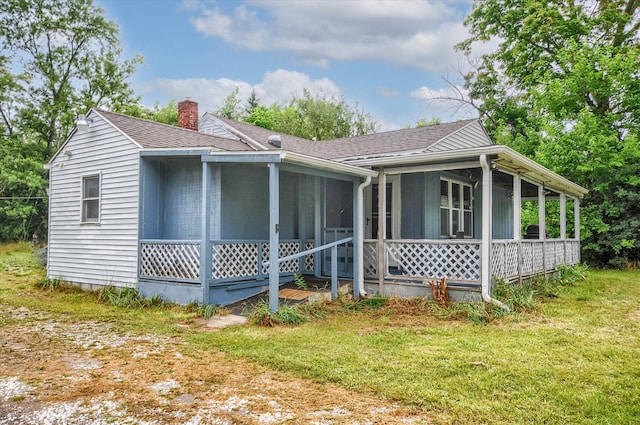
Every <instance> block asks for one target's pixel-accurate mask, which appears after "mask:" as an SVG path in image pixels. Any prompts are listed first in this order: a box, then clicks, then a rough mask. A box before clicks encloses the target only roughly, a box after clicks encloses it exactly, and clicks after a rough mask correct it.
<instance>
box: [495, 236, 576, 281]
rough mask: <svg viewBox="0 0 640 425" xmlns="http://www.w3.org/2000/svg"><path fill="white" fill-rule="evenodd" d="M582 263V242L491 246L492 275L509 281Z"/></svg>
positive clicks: (523, 242) (560, 241)
mask: <svg viewBox="0 0 640 425" xmlns="http://www.w3.org/2000/svg"><path fill="white" fill-rule="evenodd" d="M579 262H580V241H577V240H574V239H568V240H556V239H547V240H545V241H543V240H520V241H511V240H508V241H493V243H492V245H491V271H492V275H493V276H495V277H497V278H503V279H507V280H512V279H515V278H518V277H520V276H522V277H527V276H532V275H536V274H543V273H545V272H551V271H553V270H555V269H556V267H557V266H560V265H566V266H573V265H575V264H578V263H579ZM518 263H520V270H518Z"/></svg>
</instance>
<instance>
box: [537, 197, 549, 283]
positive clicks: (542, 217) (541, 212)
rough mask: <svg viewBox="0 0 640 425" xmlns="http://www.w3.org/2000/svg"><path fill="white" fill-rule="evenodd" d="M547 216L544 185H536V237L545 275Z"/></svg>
mask: <svg viewBox="0 0 640 425" xmlns="http://www.w3.org/2000/svg"><path fill="white" fill-rule="evenodd" d="M546 220H547V218H546V205H545V196H544V186H543V185H540V186H538V231H539V232H540V233H539V234H538V239H542V271H543V273H544V275H545V276H546V275H547V221H546Z"/></svg>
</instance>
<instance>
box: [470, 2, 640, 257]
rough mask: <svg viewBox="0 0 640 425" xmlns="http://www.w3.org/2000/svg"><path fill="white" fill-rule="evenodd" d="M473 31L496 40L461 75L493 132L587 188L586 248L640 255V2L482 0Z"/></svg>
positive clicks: (593, 252) (601, 253)
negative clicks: (473, 66)
mask: <svg viewBox="0 0 640 425" xmlns="http://www.w3.org/2000/svg"><path fill="white" fill-rule="evenodd" d="M466 25H467V26H468V27H469V29H470V32H471V37H470V38H469V39H468V40H466V41H465V42H463V43H461V44H460V45H459V47H460V49H462V50H463V51H464V52H465V53H467V54H469V55H470V54H471V47H472V45H473V44H474V43H477V42H483V41H488V40H490V39H497V40H499V41H500V44H499V47H498V48H497V50H496V51H495V52H493V53H489V54H485V55H483V56H482V58H481V61H480V64H479V66H478V67H477V68H476V69H475V70H474V71H472V72H470V73H469V74H467V75H466V77H465V86H466V89H467V90H468V91H469V93H470V98H469V99H468V101H469V103H470V104H473V105H479V106H478V108H479V112H480V114H481V116H482V117H483V119H484V121H485V124H486V125H487V127H488V129H489V131H490V133H491V135H492V137H493V138H494V140H496V141H497V142H499V143H504V144H507V145H510V146H512V147H514V148H515V149H517V150H518V151H520V152H521V153H524V154H525V155H528V156H531V157H534V158H535V159H536V160H538V161H539V162H541V163H542V164H544V165H546V166H547V167H549V168H551V169H552V170H554V171H556V172H558V173H560V174H562V175H564V176H566V177H568V178H570V179H571V180H573V181H575V182H577V183H578V184H581V185H583V186H584V187H586V188H588V189H589V190H590V193H589V194H588V195H587V196H586V197H585V199H584V201H583V209H582V211H583V223H582V228H583V232H582V234H583V236H584V245H583V252H584V254H585V258H586V259H587V260H588V261H590V262H592V263H594V264H597V265H621V264H628V263H636V264H637V262H638V261H639V259H640V230H639V229H640V208H639V207H638V205H639V204H638V200H639V197H640V194H639V187H640V148H639V143H638V142H639V129H640V108H639V107H638V105H640V38H639V36H638V30H639V28H640V0H601V1H587V0H585V1H570V2H567V1H565V0H551V1H543V0H484V1H476V2H475V3H474V6H473V9H472V12H471V14H470V15H469V16H468V17H467V20H466Z"/></svg>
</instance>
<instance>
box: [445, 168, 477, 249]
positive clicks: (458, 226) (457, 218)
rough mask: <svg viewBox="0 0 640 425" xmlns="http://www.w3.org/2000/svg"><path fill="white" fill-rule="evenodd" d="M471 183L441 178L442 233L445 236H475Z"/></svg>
mask: <svg viewBox="0 0 640 425" xmlns="http://www.w3.org/2000/svg"><path fill="white" fill-rule="evenodd" d="M471 193H472V192H471V185H470V184H466V183H462V182H458V181H455V180H449V179H440V234H441V235H442V236H444V237H457V236H459V235H464V237H469V238H470V237H472V236H473V201H472V196H471Z"/></svg>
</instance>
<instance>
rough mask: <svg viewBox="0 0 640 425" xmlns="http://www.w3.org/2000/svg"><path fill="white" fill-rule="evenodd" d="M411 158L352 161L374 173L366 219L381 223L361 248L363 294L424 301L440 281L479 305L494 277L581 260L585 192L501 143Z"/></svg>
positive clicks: (525, 274) (522, 275) (542, 271)
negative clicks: (371, 168) (396, 161)
mask: <svg viewBox="0 0 640 425" xmlns="http://www.w3.org/2000/svg"><path fill="white" fill-rule="evenodd" d="M412 161H414V162H413V163H411V164H407V163H406V162H405V163H404V164H402V166H398V165H395V164H394V163H393V160H388V161H387V162H386V163H385V159H376V160H369V161H367V160H362V161H358V162H359V163H360V164H362V165H370V166H374V167H375V168H377V169H378V171H379V176H378V179H377V181H376V184H375V186H374V190H375V193H374V194H372V195H371V196H370V197H369V199H370V203H368V204H367V208H368V211H373V212H372V213H371V212H367V214H368V216H371V217H385V219H383V220H382V219H381V220H373V221H372V225H375V228H370V229H367V236H368V239H365V241H364V247H363V259H364V264H363V272H364V277H365V279H366V285H365V287H366V290H367V292H368V293H382V294H385V295H388V296H425V295H429V294H430V293H431V288H430V286H429V281H430V280H431V281H435V280H440V279H442V278H446V279H447V283H448V286H449V288H450V290H451V292H452V296H453V298H455V299H468V300H477V299H485V300H486V299H490V298H491V297H490V294H491V290H492V285H493V282H495V280H496V279H504V280H506V281H518V280H522V279H526V278H530V277H532V276H537V275H542V276H545V275H547V274H550V273H554V272H555V271H557V269H558V267H560V266H571V265H576V264H578V263H579V262H580V198H581V197H582V196H583V195H584V194H585V193H586V190H584V189H583V188H581V187H579V186H578V185H575V184H573V183H571V182H570V181H568V180H566V179H563V178H562V177H560V176H558V175H556V174H554V173H552V172H551V171H549V170H546V169H544V168H543V167H541V166H540V165H538V164H536V163H535V162H533V161H531V160H529V159H527V158H525V157H523V156H522V155H519V154H517V153H515V152H514V151H512V150H511V149H509V148H506V147H504V146H490V147H486V148H482V149H469V150H467V151H458V152H456V156H455V157H453V156H452V155H449V156H448V154H447V153H438V154H424V155H416V156H414V157H413V158H412ZM371 236H374V237H373V238H372V237H371Z"/></svg>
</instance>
